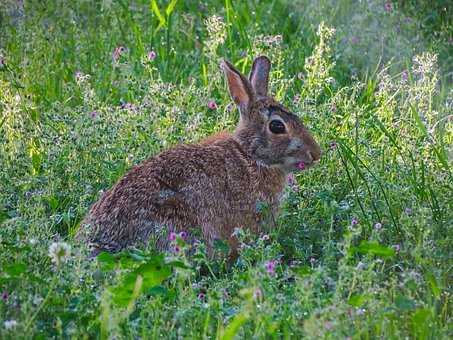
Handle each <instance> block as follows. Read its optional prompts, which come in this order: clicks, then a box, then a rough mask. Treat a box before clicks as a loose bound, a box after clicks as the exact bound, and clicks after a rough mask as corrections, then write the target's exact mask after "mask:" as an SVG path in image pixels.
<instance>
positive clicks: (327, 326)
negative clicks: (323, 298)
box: [324, 321, 333, 331]
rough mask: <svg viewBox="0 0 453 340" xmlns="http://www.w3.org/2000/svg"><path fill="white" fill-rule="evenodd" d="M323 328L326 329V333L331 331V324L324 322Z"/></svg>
mask: <svg viewBox="0 0 453 340" xmlns="http://www.w3.org/2000/svg"><path fill="white" fill-rule="evenodd" d="M324 328H325V329H327V330H328V331H329V330H331V329H332V328H333V323H332V322H330V321H326V322H325V323H324Z"/></svg>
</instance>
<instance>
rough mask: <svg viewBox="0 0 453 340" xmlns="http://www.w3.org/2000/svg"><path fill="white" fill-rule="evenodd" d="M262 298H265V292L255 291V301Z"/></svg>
mask: <svg viewBox="0 0 453 340" xmlns="http://www.w3.org/2000/svg"><path fill="white" fill-rule="evenodd" d="M262 297H263V292H262V291H261V289H259V288H256V289H255V290H254V291H253V299H254V300H260V299H261V298H262Z"/></svg>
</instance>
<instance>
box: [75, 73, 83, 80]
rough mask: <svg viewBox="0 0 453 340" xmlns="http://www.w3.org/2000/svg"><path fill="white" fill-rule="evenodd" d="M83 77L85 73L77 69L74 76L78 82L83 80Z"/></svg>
mask: <svg viewBox="0 0 453 340" xmlns="http://www.w3.org/2000/svg"><path fill="white" fill-rule="evenodd" d="M82 77H83V73H82V72H80V71H77V72H76V73H75V74H74V78H75V81H76V82H80V81H81V80H82Z"/></svg>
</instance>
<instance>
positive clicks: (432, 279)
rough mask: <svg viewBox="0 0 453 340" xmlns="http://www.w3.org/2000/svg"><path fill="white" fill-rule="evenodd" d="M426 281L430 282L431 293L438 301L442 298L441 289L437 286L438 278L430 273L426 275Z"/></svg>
mask: <svg viewBox="0 0 453 340" xmlns="http://www.w3.org/2000/svg"><path fill="white" fill-rule="evenodd" d="M425 276H426V280H428V282H429V286H430V287H431V292H432V293H433V295H434V296H435V297H436V299H438V298H439V297H440V288H439V286H438V285H437V281H436V278H435V277H434V275H433V274H432V273H431V272H428V273H427V274H426V275H425Z"/></svg>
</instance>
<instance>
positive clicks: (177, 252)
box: [173, 245, 181, 254]
mask: <svg viewBox="0 0 453 340" xmlns="http://www.w3.org/2000/svg"><path fill="white" fill-rule="evenodd" d="M173 251H174V252H175V254H179V252H180V251H181V248H180V247H179V246H178V245H175V246H174V247H173Z"/></svg>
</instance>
